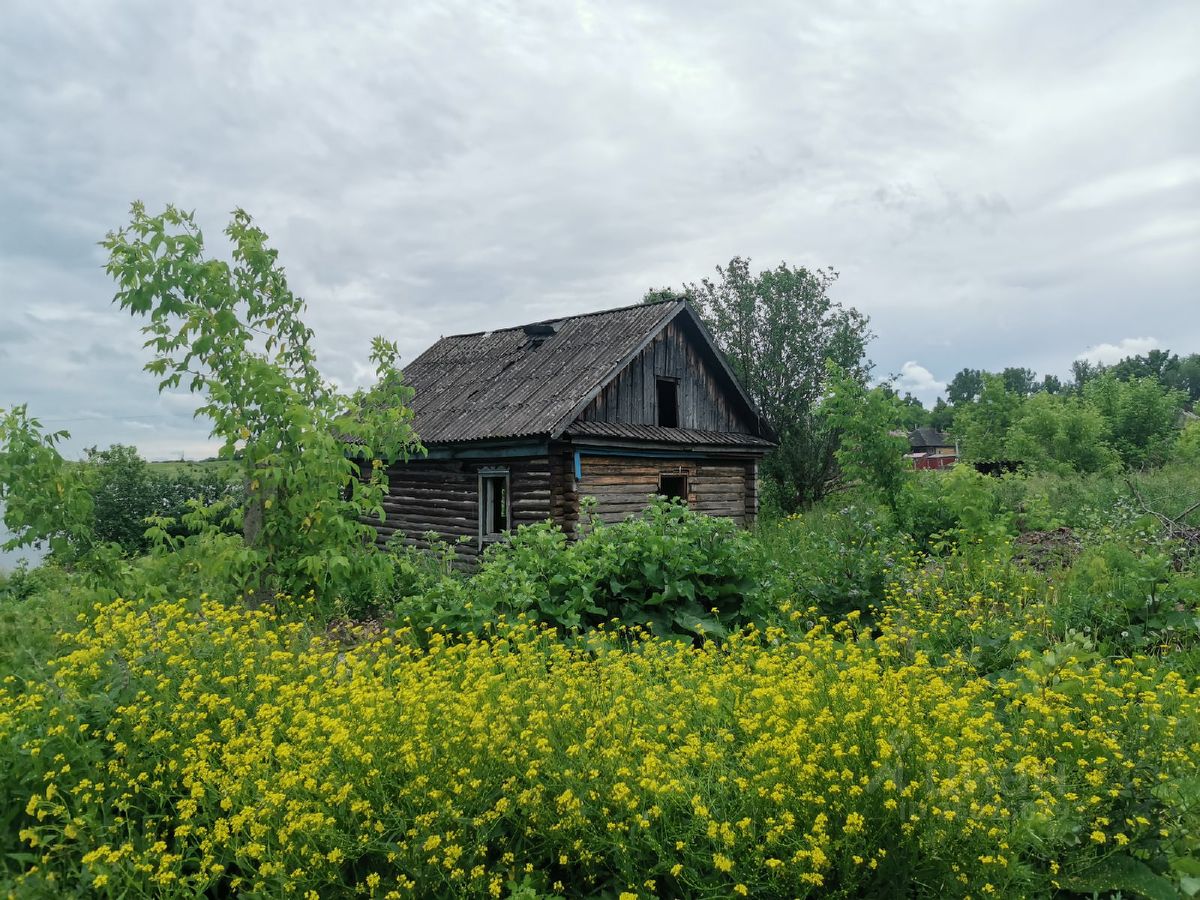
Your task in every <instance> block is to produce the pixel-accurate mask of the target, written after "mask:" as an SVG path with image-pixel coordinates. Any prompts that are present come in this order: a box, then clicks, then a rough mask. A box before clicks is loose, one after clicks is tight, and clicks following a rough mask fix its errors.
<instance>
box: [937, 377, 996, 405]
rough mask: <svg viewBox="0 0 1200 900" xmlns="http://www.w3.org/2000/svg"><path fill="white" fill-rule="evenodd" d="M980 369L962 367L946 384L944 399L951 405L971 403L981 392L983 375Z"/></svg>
mask: <svg viewBox="0 0 1200 900" xmlns="http://www.w3.org/2000/svg"><path fill="white" fill-rule="evenodd" d="M986 374H987V373H986V372H983V371H982V370H980V369H962V370H961V371H960V372H958V374H956V375H955V376H954V377H953V378H952V379H950V383H949V384H948V385H946V399H947V400H949V401H950V405H951V406H962V405H964V404H967V403H973V402H974V401H975V400H976V399H978V397H979V395H980V394H981V393H983V377H984V375H986Z"/></svg>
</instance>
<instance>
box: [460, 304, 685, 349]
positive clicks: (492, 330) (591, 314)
mask: <svg viewBox="0 0 1200 900" xmlns="http://www.w3.org/2000/svg"><path fill="white" fill-rule="evenodd" d="M681 300H682V301H683V302H685V303H686V302H687V301H686V300H685V299H684V298H682V297H674V298H664V299H662V300H651V301H649V302H646V301H643V302H641V303H630V304H628V305H626V306H614V307H612V308H610V309H594V310H592V311H591V312H584V313H574V314H572V315H568V316H558V317H557V318H556V317H554V316H551V317H550V318H546V319H535V320H533V321H532V322H522V323H521V324H520V325H505V326H504V327H503V328H483V329H480V330H479V331H463V332H460V333H458V334H447V335H443V336H442V337H441V338H439V340H443V341H444V340H447V339H449V338H460V337H475V336H476V335H480V334H496V333H497V332H500V331H520V330H521V329H522V328H526V327H528V326H529V325H538V324H541V323H542V322H565V321H566V320H567V319H590V318H593V317H595V316H606V315H609V314H610V313H618V312H625V311H626V310H630V309H641V308H642V307H645V306H661V305H662V304H664V303H679V302H680V301H681Z"/></svg>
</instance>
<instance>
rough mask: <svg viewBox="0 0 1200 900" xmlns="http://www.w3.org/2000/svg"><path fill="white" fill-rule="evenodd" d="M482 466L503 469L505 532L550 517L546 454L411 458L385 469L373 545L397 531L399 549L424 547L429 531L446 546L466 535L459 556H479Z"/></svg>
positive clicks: (549, 472)
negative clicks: (380, 518) (505, 473)
mask: <svg viewBox="0 0 1200 900" xmlns="http://www.w3.org/2000/svg"><path fill="white" fill-rule="evenodd" d="M484 468H503V469H507V470H508V485H509V511H510V513H511V517H512V518H511V523H510V527H511V528H513V529H515V528H517V527H519V526H521V525H528V524H532V523H534V522H543V521H545V520H546V519H547V518H549V517H550V515H551V510H552V507H553V506H554V504H553V503H552V501H551V496H552V494H551V483H552V482H551V465H550V459H549V458H548V457H546V456H535V457H527V458H518V459H504V458H498V459H472V460H470V461H464V460H430V459H417V460H412V461H410V462H407V463H397V464H395V465H393V466H390V467H389V468H388V473H387V474H388V480H389V485H388V496H387V498H386V499H385V500H384V501H383V509H384V513H385V515H386V519H385V521H384V523H383V525H379V524H378V522H372V524H374V525H376V528H377V532H378V541H379V542H380V543H382V544H386V543H387V542H388V541H390V540H392V538H393V537H394V536H395V535H396V534H397V533H398V532H399V533H400V538H399V540H400V541H401V542H402V543H403V544H404V545H405V546H409V547H419V548H422V549H426V548H428V547H429V541H428V538H427V534H428V533H429V532H431V531H432V532H434V533H436V534H437V536H438V537H439V538H440V539H441V540H444V541H448V542H450V543H452V544H454V543H455V542H456V541H457V540H458V539H459V538H460V537H463V536H466V537H468V538H470V540H469V541H466V542H464V543H462V544H455V546H456V548H457V551H458V554H459V555H460V556H461V557H464V558H465V559H466V560H468V561H470V560H473V559H474V558H475V557H476V556H478V554H479V541H478V536H479V471H480V469H484ZM560 480H561V474H560ZM559 506H560V507H561V502H560V503H559Z"/></svg>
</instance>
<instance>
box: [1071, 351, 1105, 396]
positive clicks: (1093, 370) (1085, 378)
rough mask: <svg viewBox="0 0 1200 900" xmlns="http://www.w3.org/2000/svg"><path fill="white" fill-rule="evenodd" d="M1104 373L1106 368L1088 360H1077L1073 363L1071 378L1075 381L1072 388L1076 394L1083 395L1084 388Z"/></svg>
mask: <svg viewBox="0 0 1200 900" xmlns="http://www.w3.org/2000/svg"><path fill="white" fill-rule="evenodd" d="M1103 371H1104V366H1101V365H1098V364H1097V363H1093V362H1091V361H1089V360H1086V359H1077V360H1075V361H1074V362H1072V363H1071V378H1072V379H1073V383H1072V388H1073V389H1074V391H1075V393H1077V394H1081V395H1082V394H1083V389H1084V387H1086V386H1087V383H1088V382H1089V381H1091V380H1092V379H1093V378H1097V377H1098V376H1099V375H1100V373H1101V372H1103Z"/></svg>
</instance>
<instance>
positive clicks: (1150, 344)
mask: <svg viewBox="0 0 1200 900" xmlns="http://www.w3.org/2000/svg"><path fill="white" fill-rule="evenodd" d="M1161 346H1162V344H1160V343H1159V342H1158V338H1152V337H1130V338H1122V339H1121V340H1120V341H1118V342H1117V343H1115V344H1097V345H1096V346H1094V347H1088V349H1086V350H1084V351H1083V352H1082V353H1080V354H1078V355H1077V356H1076V357H1075V358H1076V359H1086V360H1088V361H1089V362H1094V363H1100V364H1101V365H1103V366H1111V365H1112V364H1113V363H1118V362H1120V361H1121V360H1123V359H1124V358H1125V357H1127V356H1141V355H1142V354H1144V353H1149V352H1150V351H1151V350H1157V349H1158V348H1159V347H1161Z"/></svg>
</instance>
